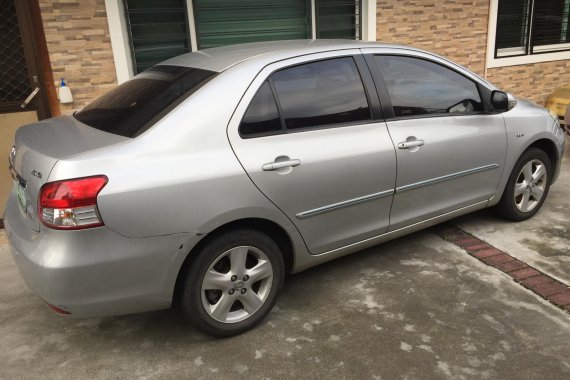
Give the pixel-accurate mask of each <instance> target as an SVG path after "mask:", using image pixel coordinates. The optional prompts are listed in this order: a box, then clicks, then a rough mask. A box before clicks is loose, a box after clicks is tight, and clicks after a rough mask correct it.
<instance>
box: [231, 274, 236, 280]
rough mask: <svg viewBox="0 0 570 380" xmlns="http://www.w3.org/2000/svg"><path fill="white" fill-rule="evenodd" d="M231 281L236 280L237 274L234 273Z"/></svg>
mask: <svg viewBox="0 0 570 380" xmlns="http://www.w3.org/2000/svg"><path fill="white" fill-rule="evenodd" d="M231 280H232V282H234V281H235V280H237V276H236V275H235V274H234V275H233V276H232V278H231Z"/></svg>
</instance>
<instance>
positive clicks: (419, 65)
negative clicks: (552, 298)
mask: <svg viewBox="0 0 570 380" xmlns="http://www.w3.org/2000/svg"><path fill="white" fill-rule="evenodd" d="M375 59H376V62H377V63H378V67H379V68H380V72H381V73H382V77H383V79H384V82H385V83H386V87H387V88H388V93H389V95H390V100H391V101H392V107H393V108H394V114H395V116H396V117H406V116H418V115H428V114H470V113H474V112H481V111H483V103H482V102H481V97H480V96H479V91H478V90H477V86H476V85H475V83H474V82H472V81H471V80H469V79H467V78H465V77H464V76H463V75H461V74H459V73H456V72H455V71H453V70H450V69H448V68H446V67H444V66H441V65H438V64H435V63H432V62H428V61H426V60H423V59H418V58H410V57H398V56H376V57H375Z"/></svg>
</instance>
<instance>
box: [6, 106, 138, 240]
mask: <svg viewBox="0 0 570 380" xmlns="http://www.w3.org/2000/svg"><path fill="white" fill-rule="evenodd" d="M128 140H130V139H129V138H127V137H122V136H118V135H114V134H111V133H107V132H103V131H100V130H97V129H95V128H91V127H89V126H87V125H85V124H83V123H81V122H79V121H77V120H76V119H75V118H74V117H72V116H60V117H56V118H52V119H48V120H43V121H40V122H38V123H34V124H30V125H26V126H23V127H21V128H19V129H18V131H17V132H16V141H15V145H14V148H13V149H12V152H11V153H10V167H11V172H12V176H13V177H14V190H15V192H16V195H17V199H18V202H19V203H20V210H21V211H22V215H23V218H24V220H25V222H26V224H27V225H28V227H29V228H31V229H33V230H34V231H39V230H40V221H39V218H38V196H39V190H40V188H41V187H42V185H43V184H44V183H46V182H47V180H48V177H49V174H50V172H51V170H52V168H53V167H54V165H55V164H56V162H57V161H58V160H60V159H63V158H66V157H70V156H73V155H76V154H79V153H84V152H88V151H91V150H94V149H99V148H102V147H105V146H109V145H114V144H117V143H121V142H124V141H128Z"/></svg>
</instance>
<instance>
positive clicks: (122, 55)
mask: <svg viewBox="0 0 570 380" xmlns="http://www.w3.org/2000/svg"><path fill="white" fill-rule="evenodd" d="M361 1H362V29H361V35H362V40H363V41H376V0H361ZM105 9H106V11H107V21H108V23H109V35H110V38H111V47H112V49H113V59H114V61H115V72H116V73H117V82H118V83H119V84H121V83H123V82H126V81H127V80H129V79H131V78H132V77H133V76H134V71H133V60H132V55H131V47H130V42H129V31H128V26H127V19H126V17H125V8H124V7H123V0H105ZM186 9H187V10H188V28H189V29H190V46H191V48H192V51H197V50H198V48H197V47H198V42H197V41H198V40H197V36H196V23H195V20H194V11H193V9H192V0H186ZM311 16H312V19H313V20H314V19H315V0H311ZM312 24H313V27H312V33H311V34H312V38H313V39H314V38H316V33H317V31H316V25H315V23H314V22H313V23H312Z"/></svg>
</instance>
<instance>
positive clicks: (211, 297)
mask: <svg viewBox="0 0 570 380" xmlns="http://www.w3.org/2000/svg"><path fill="white" fill-rule="evenodd" d="M284 274H285V270H284V263H283V255H282V252H281V250H280V248H279V246H278V245H277V244H276V243H275V241H274V240H273V239H271V238H270V237H269V236H267V235H265V234H263V233H261V232H259V231H255V230H250V229H236V230H231V231H227V232H225V233H223V234H221V235H219V236H217V237H216V238H215V239H213V240H212V241H210V242H209V243H207V244H206V245H205V246H204V247H202V248H201V249H200V251H199V252H198V253H197V255H196V257H195V258H194V259H193V261H192V262H191V264H190V265H189V267H188V268H187V271H186V273H185V276H184V277H183V286H182V292H181V299H180V300H179V301H180V306H181V310H182V314H183V315H184V317H185V318H186V319H187V320H188V321H190V322H191V323H192V324H194V326H196V327H197V328H198V329H199V330H201V331H202V332H204V333H206V334H208V335H211V336H214V337H229V336H233V335H237V334H241V333H243V332H245V331H247V330H249V329H251V328H253V327H254V326H255V325H257V324H258V323H259V322H260V321H261V320H262V319H263V318H264V317H265V316H266V315H267V314H268V313H269V311H270V310H271V309H272V308H273V305H274V304H275V301H276V299H277V295H278V293H279V291H280V289H281V287H282V284H283V278H284Z"/></svg>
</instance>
